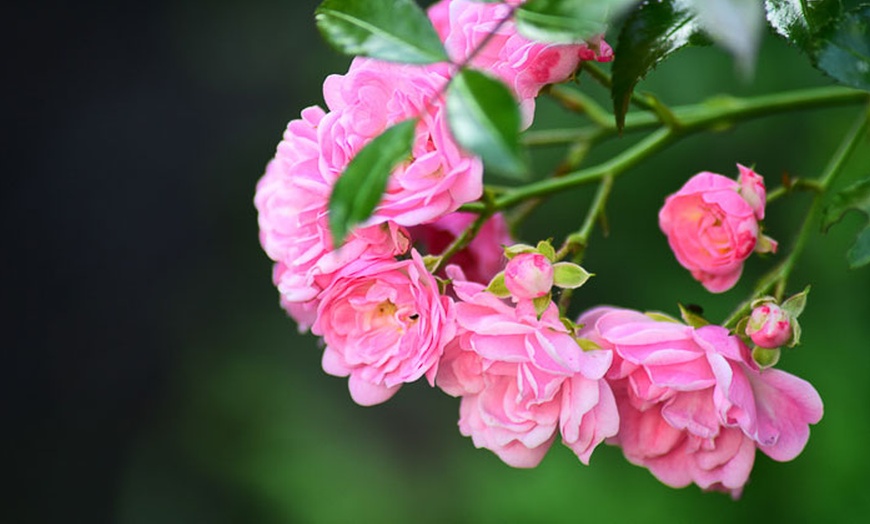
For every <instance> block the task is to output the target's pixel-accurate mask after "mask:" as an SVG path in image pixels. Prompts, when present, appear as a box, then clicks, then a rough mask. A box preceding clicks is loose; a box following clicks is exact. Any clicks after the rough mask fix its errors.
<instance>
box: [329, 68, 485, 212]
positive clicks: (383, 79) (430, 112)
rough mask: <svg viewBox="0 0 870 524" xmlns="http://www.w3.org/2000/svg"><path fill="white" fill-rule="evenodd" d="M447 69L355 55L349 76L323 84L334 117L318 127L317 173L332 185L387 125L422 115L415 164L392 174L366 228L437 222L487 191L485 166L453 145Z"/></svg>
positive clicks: (333, 78)
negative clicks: (443, 95) (445, 94)
mask: <svg viewBox="0 0 870 524" xmlns="http://www.w3.org/2000/svg"><path fill="white" fill-rule="evenodd" d="M448 73H449V66H448V65H447V64H434V65H428V66H416V65H408V64H396V63H390V62H382V61H378V60H373V59H368V58H357V59H355V60H354V61H353V63H352V64H351V67H350V70H349V71H348V72H347V74H345V75H331V76H330V77H328V78H327V79H326V81H325V83H324V85H323V95H324V97H325V99H326V103H327V105H328V106H329V109H330V111H331V112H330V113H329V115H328V116H326V117H325V118H324V120H323V122H322V124H321V125H320V127H319V129H318V142H319V147H320V150H321V158H320V170H321V172H323V174H324V177H325V178H326V179H327V180H329V181H330V182H333V183H334V181H335V180H336V179H337V178H338V176H340V174H341V173H342V172H343V171H344V169H345V168H346V167H347V164H348V163H349V162H350V160H351V159H352V158H353V157H354V155H356V153H357V152H358V151H359V150H360V149H362V148H363V147H364V146H365V145H366V144H367V143H368V142H369V141H371V140H372V139H373V138H375V137H376V136H378V135H379V134H380V133H382V132H383V131H384V130H385V129H386V128H387V127H389V126H391V125H393V124H396V123H399V122H401V121H404V120H407V119H409V118H418V117H419V118H420V122H419V124H418V125H417V130H416V135H415V138H414V144H413V147H412V151H411V159H409V160H408V161H407V162H406V163H404V164H402V165H400V166H399V167H397V168H396V170H395V171H394V172H393V173H392V175H391V176H390V179H389V181H388V183H387V188H386V192H385V194H384V197H383V199H382V201H381V203H380V204H379V205H378V206H377V208H376V209H375V211H374V214H373V215H372V217H371V218H370V219H369V220H368V222H367V224H378V223H381V222H386V221H393V222H395V223H397V224H400V225H402V226H415V225H418V224H423V223H426V222H431V221H434V220H437V219H438V218H440V217H442V216H444V215H445V214H447V213H450V212H452V211H455V210H456V209H457V208H459V206H461V205H462V204H465V203H466V202H471V201H473V200H477V199H478V198H479V197H480V195H481V194H482V193H483V165H482V163H481V162H480V159H478V158H477V157H472V156H469V155H468V154H466V153H464V152H463V151H462V150H461V149H460V148H459V147H458V145H457V144H456V142H455V141H454V140H453V136H452V135H451V134H450V130H449V128H448V125H447V122H446V120H445V111H444V103H443V99H442V98H441V96H440V93H441V90H442V88H443V87H444V85H445V84H446V82H447V79H448Z"/></svg>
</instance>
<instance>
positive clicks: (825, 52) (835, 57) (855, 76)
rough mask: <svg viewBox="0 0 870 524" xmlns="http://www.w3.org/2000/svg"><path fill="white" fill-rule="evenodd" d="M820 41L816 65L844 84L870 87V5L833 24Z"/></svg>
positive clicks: (853, 11)
mask: <svg viewBox="0 0 870 524" xmlns="http://www.w3.org/2000/svg"><path fill="white" fill-rule="evenodd" d="M817 44H818V46H819V47H818V53H817V55H816V67H818V68H819V69H821V70H822V71H823V72H824V73H825V74H827V75H828V76H830V77H831V78H833V79H834V80H836V81H838V82H840V83H841V84H845V85H848V86H852V87H857V88H858V89H864V90H867V91H870V5H864V6H859V7H857V8H855V9H853V10H852V11H849V12H848V13H846V15H845V16H843V17H842V18H841V19H839V20H838V21H836V22H835V23H833V24H831V25H830V26H829V27H828V28H826V30H825V31H823V32H822V34H821V35H820V36H819V41H818V43H817Z"/></svg>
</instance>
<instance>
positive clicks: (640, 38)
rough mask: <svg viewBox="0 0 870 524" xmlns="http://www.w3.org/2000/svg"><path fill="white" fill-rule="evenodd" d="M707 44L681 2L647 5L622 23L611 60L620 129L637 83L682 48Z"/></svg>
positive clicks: (614, 110) (643, 5)
mask: <svg viewBox="0 0 870 524" xmlns="http://www.w3.org/2000/svg"><path fill="white" fill-rule="evenodd" d="M706 43H708V42H707V41H706V40H705V38H704V37H703V36H702V35H701V33H700V26H699V25H698V23H697V21H696V20H695V14H694V12H693V11H692V10H691V9H689V7H688V5H687V3H686V2H685V1H683V0H677V1H664V2H646V3H644V4H642V5H641V6H640V7H639V8H638V9H637V10H635V11H634V12H633V13H632V14H631V15H630V16H629V17H628V19H627V20H626V21H625V24H624V25H623V26H622V30H621V31H620V32H619V37H618V39H617V42H616V49H615V52H614V55H615V57H614V60H613V86H612V89H611V97H612V98H613V112H614V114H615V116H616V125H617V127H618V128H619V129H620V130H621V129H622V127H623V125H624V124H625V114H626V113H627V112H628V104H629V102H630V101H631V94H632V92H633V91H634V86H635V85H637V82H638V81H639V80H640V79H641V78H643V77H645V76H646V75H647V73H649V72H650V71H651V70H652V69H653V68H654V67H655V66H657V65H658V64H659V63H661V62H662V61H663V60H664V59H665V58H667V57H668V56H670V55H671V54H672V53H674V52H676V51H677V50H679V49H682V48H683V47H685V46H687V45H689V44H693V45H703V44H706Z"/></svg>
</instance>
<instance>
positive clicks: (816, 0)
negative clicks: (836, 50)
mask: <svg viewBox="0 0 870 524" xmlns="http://www.w3.org/2000/svg"><path fill="white" fill-rule="evenodd" d="M764 8H765V10H766V11H767V21H768V23H769V24H770V26H771V27H772V28H773V30H774V31H776V32H777V34H779V35H780V36H782V37H784V38H785V39H786V40H788V41H789V42H791V43H792V44H794V45H796V46H797V47H799V48H800V49H801V50H803V51H804V52H805V53H807V54H809V55H811V56H812V55H814V54H815V38H816V36H817V35H818V34H819V32H820V31H821V30H822V29H823V28H824V27H825V26H826V25H827V24H828V23H830V22H831V20H834V19H836V18H837V17H839V16H840V13H841V11H842V4H841V2H840V0H765V2H764Z"/></svg>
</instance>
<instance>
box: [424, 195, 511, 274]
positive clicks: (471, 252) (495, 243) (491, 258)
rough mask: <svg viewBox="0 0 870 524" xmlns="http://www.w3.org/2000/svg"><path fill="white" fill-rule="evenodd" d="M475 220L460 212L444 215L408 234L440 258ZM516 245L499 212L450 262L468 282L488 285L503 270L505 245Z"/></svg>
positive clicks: (474, 217)
mask: <svg viewBox="0 0 870 524" xmlns="http://www.w3.org/2000/svg"><path fill="white" fill-rule="evenodd" d="M476 218H477V215H476V214H474V213H463V212H458V211H457V212H454V213H450V214H447V215H444V216H443V217H441V218H439V219H438V220H437V221H436V222H432V223H429V224H423V225H420V226H415V227H412V228H410V229H409V231H410V233H411V237H412V238H413V239H414V242H415V243H416V244H418V245H420V246H422V247H423V248H424V249H425V252H427V253H430V254H433V255H437V254H439V253H442V252H443V251H444V250H445V249H447V246H449V245H450V243H451V242H453V241H454V240H456V237H458V236H459V235H461V234H462V232H463V231H465V229H466V228H467V227H468V226H470V225H471V223H472V222H474V220H475V219H476ZM513 243H514V241H513V239H512V238H511V236H510V233H509V232H508V227H507V223H506V222H505V219H504V216H503V215H502V214H501V213H496V214H495V215H493V216H492V217H490V218H489V220H487V221H486V222H484V223H483V226H481V228H480V230H479V231H478V232H477V236H475V237H474V240H472V241H471V243H470V244H468V246H466V247H465V248H464V249H462V250H460V251H459V252H458V253H456V254H455V255H453V257H451V258H450V260H449V261H448V262H450V263H452V264H455V265H457V266H459V267H461V268H462V272H463V273H464V274H465V275H466V277H467V278H468V279H469V280H472V281H474V282H480V283H482V284H485V283H488V282H489V281H490V280H492V277H494V276H495V275H496V274H497V273H498V272H499V271H501V270H502V269H504V265H505V262H506V260H505V258H504V246H506V245H510V244H513Z"/></svg>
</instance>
